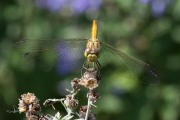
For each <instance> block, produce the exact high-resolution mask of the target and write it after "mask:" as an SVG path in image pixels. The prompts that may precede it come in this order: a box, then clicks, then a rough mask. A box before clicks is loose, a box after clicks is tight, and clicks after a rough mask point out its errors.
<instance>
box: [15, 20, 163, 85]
mask: <svg viewBox="0 0 180 120" xmlns="http://www.w3.org/2000/svg"><path fill="white" fill-rule="evenodd" d="M97 36H98V21H97V20H93V23H92V36H91V38H90V39H84V38H83V39H81V38H80V39H79V38H77V39H74V38H73V39H54V40H52V39H43V40H37V39H25V40H22V41H19V42H17V45H18V46H20V49H21V50H22V51H23V55H24V57H23V58H25V60H24V61H25V62H23V63H25V64H31V61H33V59H34V58H42V59H43V55H46V56H48V57H47V58H48V60H49V61H50V62H52V63H55V62H57V61H58V60H64V61H65V63H63V62H62V64H64V66H63V65H62V66H61V67H65V68H69V67H71V65H72V64H78V63H81V61H82V62H83V67H84V68H85V69H87V68H88V67H90V66H92V67H94V68H96V69H97V70H100V69H103V66H102V67H101V65H103V64H107V66H108V65H109V66H108V67H107V68H106V69H108V70H110V71H111V72H115V71H116V72H117V71H118V73H119V75H121V74H120V73H124V74H122V76H124V77H126V78H128V79H134V78H135V77H137V76H138V75H140V76H142V77H141V78H139V79H140V80H139V82H142V83H144V84H158V83H159V82H160V80H159V75H158V73H157V71H156V70H155V69H154V68H153V67H151V66H150V65H149V64H147V63H145V62H143V61H141V60H139V59H137V58H134V57H131V56H128V55H127V54H125V53H124V52H122V51H120V50H118V49H117V48H115V47H113V46H112V45H110V44H108V43H106V42H102V41H100V40H99V39H98V38H97ZM40 56H41V57H40ZM71 59H73V61H72V60H71ZM66 63H67V65H66ZM81 67H82V66H81ZM104 68H105V67H104Z"/></svg>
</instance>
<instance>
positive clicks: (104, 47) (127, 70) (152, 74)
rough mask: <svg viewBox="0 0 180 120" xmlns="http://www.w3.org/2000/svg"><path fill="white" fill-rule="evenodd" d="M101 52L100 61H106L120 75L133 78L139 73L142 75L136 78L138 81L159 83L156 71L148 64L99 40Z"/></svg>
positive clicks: (102, 62)
mask: <svg viewBox="0 0 180 120" xmlns="http://www.w3.org/2000/svg"><path fill="white" fill-rule="evenodd" d="M101 52H102V55H101V56H100V63H101V64H104V63H108V64H109V65H110V69H111V70H112V71H115V70H116V71H119V75H120V76H123V77H126V78H128V79H131V80H133V79H135V78H137V77H138V76H139V75H140V74H141V75H140V76H142V77H141V78H138V79H139V80H140V81H139V82H142V83H144V84H158V83H159V76H158V73H157V72H156V70H155V69H154V68H152V67H151V66H150V65H149V64H147V63H145V62H143V61H141V60H138V59H136V58H133V57H130V56H128V55H126V54H125V53H123V52H121V51H119V50H118V49H116V48H114V47H113V46H111V45H109V44H107V43H104V42H101ZM121 73H122V74H121Z"/></svg>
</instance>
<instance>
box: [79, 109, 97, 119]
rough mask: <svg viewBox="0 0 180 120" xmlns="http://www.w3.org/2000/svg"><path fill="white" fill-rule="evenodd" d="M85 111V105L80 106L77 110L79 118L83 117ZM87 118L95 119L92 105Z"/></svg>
mask: <svg viewBox="0 0 180 120" xmlns="http://www.w3.org/2000/svg"><path fill="white" fill-rule="evenodd" d="M86 112H87V106H81V107H80V110H79V115H80V118H83V119H85V117H86ZM88 120H96V117H95V114H94V113H92V107H90V108H89V114H88Z"/></svg>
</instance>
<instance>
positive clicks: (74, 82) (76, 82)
mask: <svg viewBox="0 0 180 120" xmlns="http://www.w3.org/2000/svg"><path fill="white" fill-rule="evenodd" d="M79 81H80V79H78V78H74V80H72V81H71V86H72V88H73V89H75V90H77V89H79V88H80V84H79Z"/></svg>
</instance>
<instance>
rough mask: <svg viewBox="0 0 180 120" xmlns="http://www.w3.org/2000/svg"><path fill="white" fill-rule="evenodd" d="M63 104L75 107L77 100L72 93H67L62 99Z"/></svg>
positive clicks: (71, 107)
mask: <svg viewBox="0 0 180 120" xmlns="http://www.w3.org/2000/svg"><path fill="white" fill-rule="evenodd" d="M64 105H65V106H66V107H68V108H70V109H75V108H76V107H77V106H78V100H76V99H74V97H72V95H67V96H66V99H65V100H64Z"/></svg>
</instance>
